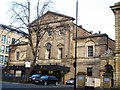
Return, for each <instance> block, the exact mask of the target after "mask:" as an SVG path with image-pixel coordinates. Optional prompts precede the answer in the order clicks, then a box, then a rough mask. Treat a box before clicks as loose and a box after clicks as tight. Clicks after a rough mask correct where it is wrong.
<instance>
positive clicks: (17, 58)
mask: <svg viewBox="0 0 120 90" xmlns="http://www.w3.org/2000/svg"><path fill="white" fill-rule="evenodd" d="M19 57H20V53H19V52H17V53H16V60H19Z"/></svg>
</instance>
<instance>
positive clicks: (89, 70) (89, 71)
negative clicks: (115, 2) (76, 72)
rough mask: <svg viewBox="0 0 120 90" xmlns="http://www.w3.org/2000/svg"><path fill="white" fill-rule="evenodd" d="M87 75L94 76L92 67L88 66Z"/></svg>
mask: <svg viewBox="0 0 120 90" xmlns="http://www.w3.org/2000/svg"><path fill="white" fill-rule="evenodd" d="M87 76H92V67H87Z"/></svg>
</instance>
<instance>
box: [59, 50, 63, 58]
mask: <svg viewBox="0 0 120 90" xmlns="http://www.w3.org/2000/svg"><path fill="white" fill-rule="evenodd" d="M61 58H63V48H59V49H58V59H61Z"/></svg>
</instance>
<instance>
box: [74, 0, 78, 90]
mask: <svg viewBox="0 0 120 90" xmlns="http://www.w3.org/2000/svg"><path fill="white" fill-rule="evenodd" d="M77 23H78V0H77V1H76V33H75V62H74V68H75V73H74V90H76V71H77Z"/></svg>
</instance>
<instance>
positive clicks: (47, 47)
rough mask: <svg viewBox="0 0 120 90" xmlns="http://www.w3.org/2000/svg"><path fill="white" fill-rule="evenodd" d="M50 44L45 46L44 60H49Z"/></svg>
mask: <svg viewBox="0 0 120 90" xmlns="http://www.w3.org/2000/svg"><path fill="white" fill-rule="evenodd" d="M51 46H52V45H51V44H50V43H47V44H46V55H45V59H50V57H51Z"/></svg>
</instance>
